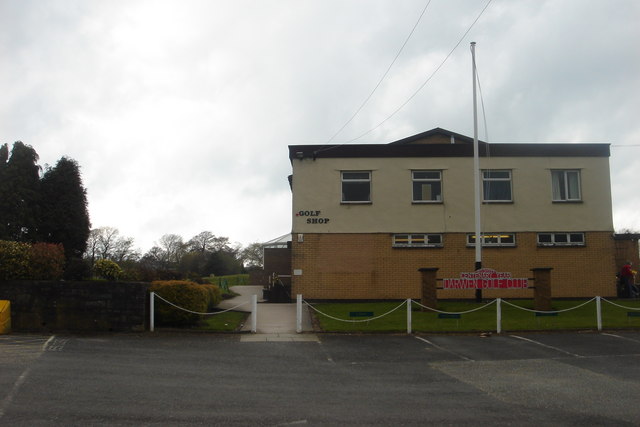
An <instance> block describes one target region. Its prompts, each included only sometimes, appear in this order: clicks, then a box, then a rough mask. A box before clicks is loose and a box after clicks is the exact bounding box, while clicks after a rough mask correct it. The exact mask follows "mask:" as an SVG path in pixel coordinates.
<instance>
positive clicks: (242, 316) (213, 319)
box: [198, 311, 249, 332]
mask: <svg viewBox="0 0 640 427" xmlns="http://www.w3.org/2000/svg"><path fill="white" fill-rule="evenodd" d="M247 317H249V313H244V312H238V311H227V312H224V313H221V314H214V315H209V316H202V320H201V321H200V325H199V326H198V329H199V330H201V331H211V332H234V331H238V330H239V329H240V327H241V326H242V324H243V323H244V322H245V320H246V319H247Z"/></svg>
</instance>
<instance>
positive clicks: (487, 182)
mask: <svg viewBox="0 0 640 427" xmlns="http://www.w3.org/2000/svg"><path fill="white" fill-rule="evenodd" d="M491 172H506V173H508V174H509V176H508V177H507V178H491V177H487V176H486V174H487V173H489V174H490V173H491ZM481 175H482V202H483V203H512V202H513V173H512V171H511V169H483V170H482V174H481ZM492 182H508V183H509V199H487V194H486V193H487V191H485V188H486V186H487V185H488V186H489V187H491V183H492Z"/></svg>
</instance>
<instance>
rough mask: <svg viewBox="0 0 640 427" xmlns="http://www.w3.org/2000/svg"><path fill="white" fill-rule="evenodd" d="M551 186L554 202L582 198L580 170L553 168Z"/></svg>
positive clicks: (576, 200) (575, 200)
mask: <svg viewBox="0 0 640 427" xmlns="http://www.w3.org/2000/svg"><path fill="white" fill-rule="evenodd" d="M551 186H552V188H553V201H554V202H579V201H580V200H582V197H581V194H580V171H579V170H552V171H551Z"/></svg>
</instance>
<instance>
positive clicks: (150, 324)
mask: <svg viewBox="0 0 640 427" xmlns="http://www.w3.org/2000/svg"><path fill="white" fill-rule="evenodd" d="M155 295H156V293H155V292H151V293H150V294H149V330H150V331H151V332H153V329H154V326H155V325H154V322H155V319H154V317H155V316H154V312H153V310H154V306H153V304H154V300H153V299H154V297H155Z"/></svg>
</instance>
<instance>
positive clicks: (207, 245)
mask: <svg viewBox="0 0 640 427" xmlns="http://www.w3.org/2000/svg"><path fill="white" fill-rule="evenodd" d="M216 239H217V237H216V236H215V234H213V233H212V232H210V231H203V232H202V233H198V234H196V235H195V236H193V237H192V238H191V240H189V241H188V242H187V246H188V248H189V251H190V252H200V253H202V254H203V253H205V252H212V251H213V249H214V246H215V244H216Z"/></svg>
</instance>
